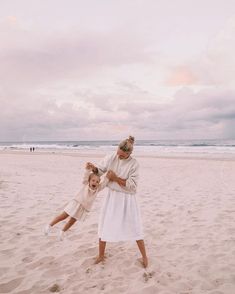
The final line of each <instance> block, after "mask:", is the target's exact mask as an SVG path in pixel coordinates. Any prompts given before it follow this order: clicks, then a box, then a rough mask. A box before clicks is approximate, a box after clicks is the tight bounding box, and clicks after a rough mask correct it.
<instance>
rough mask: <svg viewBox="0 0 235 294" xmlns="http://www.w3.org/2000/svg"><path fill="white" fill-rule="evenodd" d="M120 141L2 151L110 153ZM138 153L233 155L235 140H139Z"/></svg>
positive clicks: (12, 146) (8, 146) (5, 146)
mask: <svg viewBox="0 0 235 294" xmlns="http://www.w3.org/2000/svg"><path fill="white" fill-rule="evenodd" d="M118 143H119V141H115V140H114V141H108V140H107V141H32V142H0V150H27V149H28V150H29V149H30V147H34V148H35V150H38V149H40V151H47V150H67V151H69V150H70V151H74V152H76V151H88V150H89V151H95V152H108V151H113V150H116V148H117V145H118ZM135 151H136V152H138V151H139V152H147V153H148V152H149V153H154V152H157V153H158V152H161V153H162V152H163V153H164V152H165V153H228V154H229V153H230V154H231V153H232V154H235V140H138V141H136V143H135Z"/></svg>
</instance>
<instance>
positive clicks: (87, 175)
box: [82, 162, 92, 185]
mask: <svg viewBox="0 0 235 294" xmlns="http://www.w3.org/2000/svg"><path fill="white" fill-rule="evenodd" d="M91 170H92V168H91V166H90V162H87V163H86V169H85V173H84V175H83V180H82V183H83V184H84V185H88V179H89V175H90V173H91Z"/></svg>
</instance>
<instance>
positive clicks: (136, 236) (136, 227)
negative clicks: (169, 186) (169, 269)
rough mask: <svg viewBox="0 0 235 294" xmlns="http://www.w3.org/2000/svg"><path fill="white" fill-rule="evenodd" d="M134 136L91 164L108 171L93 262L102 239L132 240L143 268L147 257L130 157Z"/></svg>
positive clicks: (135, 167)
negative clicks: (140, 257)
mask: <svg viewBox="0 0 235 294" xmlns="http://www.w3.org/2000/svg"><path fill="white" fill-rule="evenodd" d="M133 144H134V137H131V136H130V137H129V138H128V139H126V140H124V141H122V142H121V143H120V144H119V146H118V150H117V152H116V153H115V154H112V155H109V156H106V157H105V158H104V159H103V160H102V162H101V163H100V164H99V165H98V166H97V167H95V166H94V169H96V171H97V172H98V173H99V174H100V175H101V174H103V173H105V172H106V171H108V174H107V177H108V178H109V180H110V181H109V183H108V194H107V195H106V198H105V199H104V203H103V208H102V212H101V217H100V221H99V228H98V235H99V256H98V257H97V259H96V262H95V263H99V262H101V261H103V260H104V253H105V246H106V242H119V241H127V240H135V241H136V242H137V245H138V247H139V250H140V253H141V255H142V263H143V266H144V267H147V265H148V258H147V255H146V251H145V245H144V240H143V232H142V224H141V218H140V212H139V208H138V204H137V200H136V196H135V194H136V188H137V183H138V168H139V166H138V163H137V161H136V159H134V158H132V157H131V153H132V151H133Z"/></svg>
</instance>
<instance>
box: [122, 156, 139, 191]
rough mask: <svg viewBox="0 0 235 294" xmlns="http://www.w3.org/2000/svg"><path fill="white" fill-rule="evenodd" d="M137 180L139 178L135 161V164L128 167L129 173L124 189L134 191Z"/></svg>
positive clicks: (137, 165)
mask: <svg viewBox="0 0 235 294" xmlns="http://www.w3.org/2000/svg"><path fill="white" fill-rule="evenodd" d="M138 180H139V164H138V162H137V161H136V162H135V164H134V165H133V166H132V167H131V169H130V173H129V175H128V178H127V180H126V187H125V190H127V191H129V192H131V193H136V190H137V185H138Z"/></svg>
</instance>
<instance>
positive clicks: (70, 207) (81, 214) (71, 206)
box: [64, 199, 87, 221]
mask: <svg viewBox="0 0 235 294" xmlns="http://www.w3.org/2000/svg"><path fill="white" fill-rule="evenodd" d="M64 211H65V212H66V213H67V214H68V215H69V216H71V217H73V218H75V219H76V220H81V221H84V220H85V218H86V216H87V210H86V209H85V208H84V207H83V206H82V205H81V204H80V203H79V202H78V201H76V200H75V199H72V200H71V201H69V203H68V204H67V205H66V206H65V208H64Z"/></svg>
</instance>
